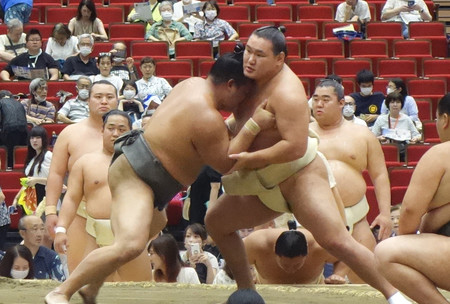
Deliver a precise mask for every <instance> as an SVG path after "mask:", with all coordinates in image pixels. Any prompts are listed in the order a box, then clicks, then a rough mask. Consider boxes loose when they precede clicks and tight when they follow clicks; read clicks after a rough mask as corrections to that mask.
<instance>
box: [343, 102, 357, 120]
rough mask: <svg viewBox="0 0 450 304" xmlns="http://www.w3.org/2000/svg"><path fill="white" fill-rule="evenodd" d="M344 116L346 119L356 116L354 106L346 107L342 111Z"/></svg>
mask: <svg viewBox="0 0 450 304" xmlns="http://www.w3.org/2000/svg"><path fill="white" fill-rule="evenodd" d="M342 114H343V115H344V116H345V117H351V116H353V114H355V110H353V106H352V105H345V106H344V108H343V109H342Z"/></svg>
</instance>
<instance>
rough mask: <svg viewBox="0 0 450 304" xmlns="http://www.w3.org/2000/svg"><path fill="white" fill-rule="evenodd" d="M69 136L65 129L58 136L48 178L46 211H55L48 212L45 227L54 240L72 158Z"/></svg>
mask: <svg viewBox="0 0 450 304" xmlns="http://www.w3.org/2000/svg"><path fill="white" fill-rule="evenodd" d="M67 128H68V127H67ZM69 135H70V134H69V132H67V130H66V129H64V130H63V131H62V132H61V133H60V135H59V136H58V140H57V141H56V144H55V147H54V148H53V157H52V162H51V164H50V172H49V174H48V178H47V187H46V209H47V210H49V209H52V208H54V211H50V212H48V211H46V218H45V225H46V227H47V230H48V232H49V233H50V236H51V237H52V238H54V236H55V233H54V228H55V226H56V222H57V221H58V216H57V215H56V205H57V203H58V199H59V197H60V195H61V191H62V187H63V182H64V177H65V175H66V172H67V169H68V168H67V164H68V161H69V156H70V155H69V150H68V145H69ZM49 207H50V208H49Z"/></svg>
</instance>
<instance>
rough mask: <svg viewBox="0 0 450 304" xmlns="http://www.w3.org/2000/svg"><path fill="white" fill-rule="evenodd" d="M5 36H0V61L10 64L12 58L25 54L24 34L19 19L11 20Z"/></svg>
mask: <svg viewBox="0 0 450 304" xmlns="http://www.w3.org/2000/svg"><path fill="white" fill-rule="evenodd" d="M7 27H8V29H7V31H6V34H4V35H0V60H1V61H6V62H10V61H11V60H12V59H13V58H14V57H16V56H19V55H20V54H23V53H26V51H27V48H26V39H25V38H26V36H27V35H26V34H25V33H24V32H23V24H22V22H20V20H19V19H11V20H9V22H8V24H7Z"/></svg>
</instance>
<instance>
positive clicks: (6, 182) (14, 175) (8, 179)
mask: <svg viewBox="0 0 450 304" xmlns="http://www.w3.org/2000/svg"><path fill="white" fill-rule="evenodd" d="M24 176H25V174H24V173H23V172H21V171H1V172H0V181H1V182H2V190H5V189H20V188H21V187H22V186H21V185H20V178H21V177H24Z"/></svg>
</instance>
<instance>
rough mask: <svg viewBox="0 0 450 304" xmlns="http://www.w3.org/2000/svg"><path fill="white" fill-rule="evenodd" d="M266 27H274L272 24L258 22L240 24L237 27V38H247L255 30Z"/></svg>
mask: <svg viewBox="0 0 450 304" xmlns="http://www.w3.org/2000/svg"><path fill="white" fill-rule="evenodd" d="M266 25H274V23H273V22H259V23H250V22H242V23H238V25H237V32H238V33H239V38H241V39H242V38H244V39H245V38H248V37H250V35H251V34H252V33H253V31H255V30H256V29H259V28H260V27H263V26H266Z"/></svg>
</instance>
